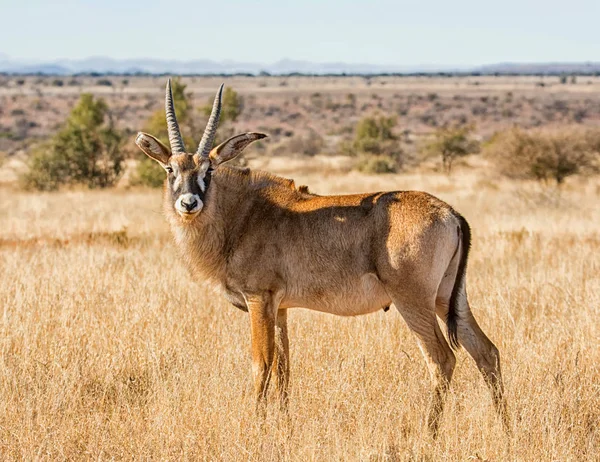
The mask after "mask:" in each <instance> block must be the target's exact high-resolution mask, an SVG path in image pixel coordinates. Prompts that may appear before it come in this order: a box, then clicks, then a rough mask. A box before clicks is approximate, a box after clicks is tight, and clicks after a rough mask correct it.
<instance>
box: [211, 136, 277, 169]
mask: <svg viewBox="0 0 600 462" xmlns="http://www.w3.org/2000/svg"><path fill="white" fill-rule="evenodd" d="M266 137H267V135H265V134H264V133H252V132H251V133H243V134H242V135H235V136H232V137H231V138H229V139H228V140H227V141H223V142H222V143H221V144H220V145H218V146H217V147H215V148H213V149H212V150H211V151H210V154H209V155H208V156H209V158H210V160H211V162H212V164H213V166H215V167H217V166H219V165H221V164H222V163H223V162H227V161H228V160H231V159H235V158H236V157H237V156H238V155H239V154H240V153H241V152H242V151H243V150H244V149H245V148H246V146H248V145H249V144H250V143H252V142H253V141H256V140H262V139H263V138H266Z"/></svg>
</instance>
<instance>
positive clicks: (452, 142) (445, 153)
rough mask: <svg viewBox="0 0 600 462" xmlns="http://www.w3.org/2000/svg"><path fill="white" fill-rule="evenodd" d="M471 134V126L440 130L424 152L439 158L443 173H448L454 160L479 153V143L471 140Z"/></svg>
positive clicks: (449, 127)
mask: <svg viewBox="0 0 600 462" xmlns="http://www.w3.org/2000/svg"><path fill="white" fill-rule="evenodd" d="M472 132H473V126H472V125H459V126H446V127H443V128H440V129H439V130H437V131H436V132H435V135H434V139H433V141H431V142H430V143H429V144H428V145H427V147H426V150H427V151H428V152H429V153H430V154H431V155H435V156H439V157H441V159H442V167H443V169H444V171H445V172H446V173H450V172H451V171H452V165H453V163H454V161H455V160H456V159H458V158H459V157H464V156H466V155H468V154H474V153H477V152H479V142H478V141H476V140H474V139H472V138H471V133H472Z"/></svg>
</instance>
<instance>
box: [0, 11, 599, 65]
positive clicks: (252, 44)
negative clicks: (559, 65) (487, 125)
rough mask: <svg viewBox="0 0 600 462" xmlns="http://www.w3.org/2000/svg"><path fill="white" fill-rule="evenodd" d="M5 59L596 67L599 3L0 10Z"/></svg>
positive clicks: (0, 49)
mask: <svg viewBox="0 0 600 462" xmlns="http://www.w3.org/2000/svg"><path fill="white" fill-rule="evenodd" d="M0 53H4V54H7V55H9V56H10V57H11V58H19V59H25V60H44V61H52V60H55V59H61V58H83V57H88V56H110V57H114V58H139V57H151V58H173V59H180V60H189V59H213V60H219V61H221V60H227V59H230V60H236V61H250V62H265V63H270V62H273V61H276V60H279V59H282V58H291V59H300V60H310V61H318V62H333V61H343V62H348V63H371V64H394V65H423V64H432V65H440V64H445V65H476V64H487V63H495V62H501V61H517V62H524V61H537V62H540V61H600V0H561V1H554V0H550V1H538V0H535V1H529V0H496V1H493V2H492V1H489V0H478V1H473V0H469V1H461V0H454V1H453V0H432V1H398V0H396V1H393V0H388V1H385V0H371V1H368V2H367V1H363V2H357V1H345V2H344V1H341V0H321V1H313V0H298V1H295V2H290V1H285V0H265V1H255V2H243V1H218V0H215V1H213V2H204V1H199V0H195V1H190V0H183V1H172V2H167V1H158V0H145V1H140V0H132V1H130V0H98V1H92V0H82V1H74V0H67V1H61V0H56V1H50V0H20V1H19V0H0Z"/></svg>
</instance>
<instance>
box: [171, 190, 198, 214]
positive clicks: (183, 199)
mask: <svg viewBox="0 0 600 462" xmlns="http://www.w3.org/2000/svg"><path fill="white" fill-rule="evenodd" d="M194 202H195V205H194V207H193V208H191V209H188V207H186V206H185V205H184V204H193V203H194ZM202 207H204V204H203V203H202V201H201V200H200V197H199V196H198V195H197V194H190V193H187V194H182V195H181V196H179V197H178V198H177V200H176V201H175V210H177V213H179V215H181V216H182V217H189V216H191V215H195V214H197V213H198V212H199V211H200V210H202Z"/></svg>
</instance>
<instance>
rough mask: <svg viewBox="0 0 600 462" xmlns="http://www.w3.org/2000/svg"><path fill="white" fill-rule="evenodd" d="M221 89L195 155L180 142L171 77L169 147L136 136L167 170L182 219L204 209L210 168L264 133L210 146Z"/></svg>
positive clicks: (168, 186)
mask: <svg viewBox="0 0 600 462" xmlns="http://www.w3.org/2000/svg"><path fill="white" fill-rule="evenodd" d="M222 92H223V85H221V88H219V91H218V92H217V96H216V97H215V102H214V104H213V108H212V113H211V115H210V118H209V119H208V124H207V125H206V130H204V135H203V136H202V141H200V145H199V146H198V150H197V151H196V152H195V153H194V154H191V153H188V152H186V150H185V146H184V145H183V138H182V137H181V132H180V130H179V124H178V123H177V117H176V116H175V108H174V107H173V95H172V93H171V81H170V80H169V81H167V92H166V93H167V95H166V99H165V107H166V115H167V129H168V132H169V143H170V145H171V148H170V149H169V148H168V147H167V146H165V145H164V144H163V143H161V142H160V141H159V140H158V139H156V138H155V137H154V136H152V135H149V134H147V133H141V132H140V133H138V135H137V137H136V139H135V143H136V144H137V145H138V147H139V148H140V149H141V150H142V151H144V153H145V154H146V155H147V156H148V157H150V158H152V159H154V160H155V161H157V162H158V163H159V164H160V165H161V166H162V167H163V168H164V169H165V171H166V172H167V180H166V189H167V194H168V197H169V198H170V203H171V205H172V207H173V210H175V212H177V214H179V216H180V217H181V218H182V219H183V220H185V221H190V220H193V219H194V218H195V217H196V216H198V214H199V213H200V212H201V211H202V209H203V208H204V205H205V197H206V194H207V193H208V188H209V184H210V178H211V175H212V171H213V170H214V169H216V168H217V167H218V166H219V165H221V164H222V163H224V162H227V161H228V160H231V159H233V158H235V157H236V156H237V155H238V154H240V153H241V152H242V150H243V149H244V148H245V147H246V146H248V144H250V143H251V142H253V141H256V140H259V139H261V138H264V137H266V136H267V135H263V134H262V133H244V134H242V135H236V136H233V137H231V138H229V139H228V140H227V141H224V142H223V143H221V144H220V145H219V146H217V147H215V148H213V149H211V148H212V144H213V141H214V139H215V134H216V132H217V126H218V124H219V115H220V113H221V94H222Z"/></svg>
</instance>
